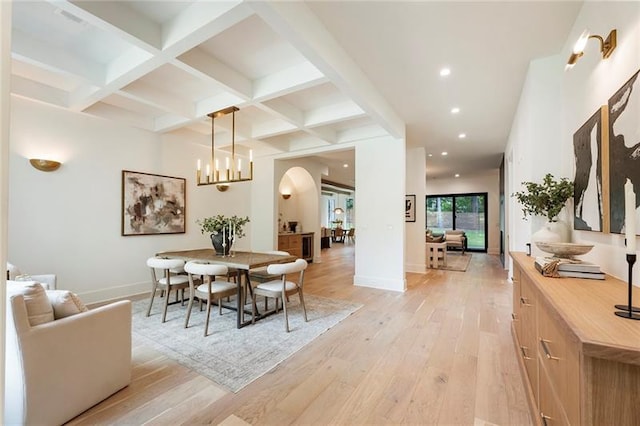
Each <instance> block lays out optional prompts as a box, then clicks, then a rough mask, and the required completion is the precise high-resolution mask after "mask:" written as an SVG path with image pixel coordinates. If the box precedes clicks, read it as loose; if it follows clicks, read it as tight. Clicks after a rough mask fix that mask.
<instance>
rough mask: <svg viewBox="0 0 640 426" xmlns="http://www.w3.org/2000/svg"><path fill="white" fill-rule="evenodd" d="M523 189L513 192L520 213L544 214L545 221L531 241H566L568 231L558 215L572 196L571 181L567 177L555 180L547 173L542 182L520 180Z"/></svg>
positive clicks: (567, 239)
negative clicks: (519, 205) (520, 209)
mask: <svg viewBox="0 0 640 426" xmlns="http://www.w3.org/2000/svg"><path fill="white" fill-rule="evenodd" d="M522 184H523V185H524V186H525V190H524V191H518V192H515V193H514V194H513V195H512V196H513V197H516V199H517V200H518V202H519V203H520V204H521V205H522V213H523V215H524V217H525V219H526V218H527V216H529V215H532V216H544V217H546V218H547V223H546V224H545V225H544V226H543V227H542V228H541V229H540V230H539V231H537V232H536V233H534V234H533V235H532V236H531V237H532V241H533V242H537V241H547V242H568V241H569V231H568V229H567V227H566V224H565V223H564V222H561V221H559V220H558V215H559V214H560V212H561V211H562V209H563V208H564V206H565V204H566V203H567V200H568V199H569V198H571V197H573V182H571V181H569V180H568V179H567V178H561V179H560V180H556V179H555V178H554V177H553V175H552V174H551V173H547V174H546V175H545V177H544V178H543V180H542V183H536V182H522Z"/></svg>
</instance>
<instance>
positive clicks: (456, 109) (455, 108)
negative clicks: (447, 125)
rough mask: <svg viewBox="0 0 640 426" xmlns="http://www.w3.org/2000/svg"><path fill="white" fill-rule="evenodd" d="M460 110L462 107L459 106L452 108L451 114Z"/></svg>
mask: <svg viewBox="0 0 640 426" xmlns="http://www.w3.org/2000/svg"><path fill="white" fill-rule="evenodd" d="M459 112H460V108H458V107H453V108H451V114H457V113H459Z"/></svg>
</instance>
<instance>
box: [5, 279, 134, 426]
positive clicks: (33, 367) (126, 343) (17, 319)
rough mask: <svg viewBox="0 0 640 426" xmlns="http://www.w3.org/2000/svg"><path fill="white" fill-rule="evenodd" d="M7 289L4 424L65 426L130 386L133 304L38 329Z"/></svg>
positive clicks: (27, 309)
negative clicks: (64, 424)
mask: <svg viewBox="0 0 640 426" xmlns="http://www.w3.org/2000/svg"><path fill="white" fill-rule="evenodd" d="M7 287H8V290H7V294H8V297H7V310H6V316H7V318H6V328H7V332H6V356H5V367H6V368H5V401H4V416H5V418H4V424H11V425H16V424H17V425H21V424H29V425H31V424H33V425H36V424H37V425H60V424H63V423H65V422H67V421H68V420H70V419H72V418H74V417H76V416H77V415H78V414H80V413H82V412H83V411H86V410H87V409H89V408H91V407H92V406H93V405H95V404H97V403H98V402H100V401H102V400H103V399H105V398H107V397H108V396H110V395H111V394H113V393H115V392H116V391H118V390H119V389H121V388H123V387H125V386H127V385H128V384H129V383H130V381H131V302H130V301H128V300H127V301H121V302H116V303H112V304H109V305H106V306H102V307H99V308H96V309H92V310H88V311H86V312H80V313H77V314H75V315H71V316H67V317H65V318H61V319H57V320H53V314H51V319H50V320H48V321H45V322H43V323H41V324H38V325H34V326H32V325H31V323H32V322H33V316H32V314H31V312H32V310H33V303H34V302H33V299H29V298H30V296H29V295H26V294H16V293H15V292H12V291H11V290H10V283H8V286H7ZM40 291H41V292H42V287H40ZM49 297H50V296H49ZM25 300H27V302H25ZM47 300H48V299H47ZM27 305H29V306H28V307H27ZM85 309H86V308H85ZM38 314H39V313H38ZM39 317H42V315H41V314H39Z"/></svg>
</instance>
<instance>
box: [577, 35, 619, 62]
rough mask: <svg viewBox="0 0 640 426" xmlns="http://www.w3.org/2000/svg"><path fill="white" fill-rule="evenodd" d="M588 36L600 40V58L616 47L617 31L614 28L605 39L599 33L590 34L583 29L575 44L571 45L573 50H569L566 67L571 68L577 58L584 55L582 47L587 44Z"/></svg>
mask: <svg viewBox="0 0 640 426" xmlns="http://www.w3.org/2000/svg"><path fill="white" fill-rule="evenodd" d="M590 38H595V39H598V40H599V41H600V52H601V53H602V59H607V58H608V57H609V56H611V54H612V53H613V51H614V50H615V49H616V46H617V45H618V31H617V30H616V29H613V30H611V32H610V33H609V35H608V36H607V38H606V39H604V38H602V37H601V36H599V35H595V34H594V35H591V34H589V31H588V30H585V31H584V32H583V33H582V34H581V35H580V38H579V39H578V41H576V44H575V45H574V46H573V52H571V56H569V60H568V61H567V69H568V68H573V66H574V65H575V63H576V62H578V59H579V58H580V57H581V56H582V55H584V48H585V46H586V45H587V41H589V39H590Z"/></svg>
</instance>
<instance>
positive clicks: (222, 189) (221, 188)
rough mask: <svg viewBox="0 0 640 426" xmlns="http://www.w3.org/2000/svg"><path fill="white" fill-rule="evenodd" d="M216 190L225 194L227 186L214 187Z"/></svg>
mask: <svg viewBox="0 0 640 426" xmlns="http://www.w3.org/2000/svg"><path fill="white" fill-rule="evenodd" d="M216 188H217V189H218V191H220V192H225V191H226V190H227V189H229V185H216Z"/></svg>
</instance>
